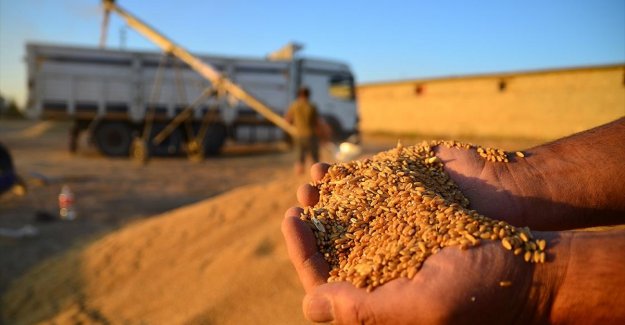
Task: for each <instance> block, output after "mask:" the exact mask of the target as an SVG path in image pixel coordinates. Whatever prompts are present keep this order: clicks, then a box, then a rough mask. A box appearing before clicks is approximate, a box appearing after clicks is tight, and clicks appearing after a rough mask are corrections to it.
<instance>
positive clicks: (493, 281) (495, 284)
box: [282, 165, 532, 324]
mask: <svg viewBox="0 0 625 325" xmlns="http://www.w3.org/2000/svg"><path fill="white" fill-rule="evenodd" d="M325 170H327V166H323V165H316V166H315V167H314V168H313V170H312V175H313V179H320V178H321V177H322V176H323V174H324V173H325ZM298 200H299V201H300V203H301V204H302V205H304V206H308V205H313V204H315V203H316V202H317V200H318V193H316V192H315V189H314V188H313V187H311V186H309V185H304V186H302V187H301V188H300V189H299V190H298ZM300 212H301V210H300V209H299V208H292V209H290V210H289V211H287V213H286V218H285V220H284V222H283V226H282V231H283V233H284V236H285V239H286V242H287V247H288V250H289V255H290V258H291V261H292V262H293V264H294V265H295V267H296V269H297V272H298V274H299V277H300V279H301V281H302V283H303V284H304V287H305V289H306V291H307V296H306V298H305V300H304V306H303V308H304V313H305V314H306V316H307V317H308V318H309V319H310V320H313V321H330V320H334V321H335V322H337V323H341V324H343V323H344V324H351V323H370V322H372V323H379V324H402V323H429V324H434V323H454V324H458V323H509V322H511V321H512V320H513V318H514V317H515V316H517V315H520V314H521V312H522V309H524V308H526V307H527V306H521V305H519V302H520V301H525V299H524V298H525V297H526V296H527V294H528V291H529V287H530V283H531V273H532V272H531V269H530V268H531V266H530V265H529V264H525V263H524V262H523V260H522V258H520V256H514V255H512V254H511V253H510V252H507V251H505V250H504V249H503V248H502V247H501V245H499V244H498V243H496V242H483V244H482V246H480V247H475V248H471V249H469V250H467V251H461V250H460V249H457V248H453V247H450V248H445V249H443V250H441V251H440V252H439V253H437V254H435V255H433V256H431V257H430V258H429V259H428V260H427V261H426V262H425V263H424V264H423V267H422V269H421V270H420V271H419V272H418V273H417V275H416V276H415V277H414V278H413V279H411V280H409V279H407V278H399V279H395V280H393V281H391V282H388V283H386V284H384V285H383V286H381V287H378V288H377V289H375V290H374V291H373V292H371V293H367V292H366V290H364V289H358V288H356V287H354V286H353V285H352V284H350V283H347V282H339V283H326V279H327V277H328V270H329V266H328V264H327V262H326V261H325V260H324V259H323V257H322V256H321V254H319V252H318V250H317V247H316V244H315V240H314V236H313V234H312V231H311V230H310V229H309V228H308V226H306V225H305V224H304V223H303V222H301V221H300V220H299V218H298V216H299V213H300ZM500 282H502V283H503V284H504V286H501V285H500ZM508 283H509V284H510V285H509V286H507V284H508ZM460 315H462V318H460Z"/></svg>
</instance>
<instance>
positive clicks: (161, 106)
mask: <svg viewBox="0 0 625 325" xmlns="http://www.w3.org/2000/svg"><path fill="white" fill-rule="evenodd" d="M197 57H198V58H200V59H201V60H202V61H203V62H206V63H208V64H210V65H211V66H212V67H213V68H215V69H216V70H217V71H219V72H220V73H221V74H223V75H224V76H227V78H228V79H229V80H231V81H232V82H233V83H236V84H237V85H240V86H241V87H242V88H244V89H246V91H247V92H248V93H250V94H251V95H253V96H254V97H255V98H258V99H259V100H261V101H262V102H263V103H265V104H266V105H267V106H268V107H270V108H271V110H272V111H273V112H274V113H276V114H277V115H283V114H284V112H285V111H286V109H287V107H288V105H289V103H290V102H291V101H292V100H293V99H294V98H295V96H296V92H297V89H298V88H299V87H301V86H306V87H309V88H310V90H311V93H312V97H311V98H312V101H313V102H315V103H316V104H317V106H318V110H319V113H320V115H321V116H322V117H323V119H324V120H325V121H326V122H327V124H328V125H329V126H330V127H331V129H332V131H333V134H334V136H336V137H337V138H346V137H348V136H350V135H353V134H357V132H358V111H357V106H356V100H355V93H354V77H353V74H352V72H351V70H350V68H349V66H348V65H347V64H345V63H342V62H337V61H331V60H321V59H309V58H299V57H293V58H292V59H284V58H278V59H276V58H269V57H265V58H243V57H231V56H209V55H200V56H197ZM26 61H27V66H28V105H27V107H28V113H29V115H30V116H32V117H38V118H42V119H68V120H72V121H73V123H74V130H75V132H81V131H87V132H88V134H89V135H90V138H91V139H92V140H93V143H94V144H95V145H96V147H97V148H98V149H99V150H100V151H101V152H102V153H103V154H104V155H107V156H127V155H129V152H130V150H131V145H132V141H133V137H135V136H137V135H138V134H141V133H142V132H143V131H144V130H145V126H146V121H147V120H148V119H149V120H150V122H151V124H152V125H151V126H150V129H151V130H150V133H151V134H150V136H152V137H153V136H155V135H157V134H158V133H159V131H162V130H163V129H165V128H166V126H167V125H170V123H171V122H172V121H173V120H174V119H175V118H176V116H179V114H180V113H182V112H183V111H184V110H185V108H187V107H189V105H190V102H191V101H192V99H197V98H200V102H199V103H195V104H196V105H195V107H194V108H193V110H192V112H190V114H189V120H190V122H191V129H192V130H193V131H194V132H195V134H197V132H198V130H199V129H200V126H201V124H202V121H203V120H207V119H208V120H209V121H210V123H209V125H208V127H207V129H206V130H205V132H204V138H203V139H201V141H200V142H201V144H202V146H203V149H204V152H205V153H206V154H216V153H218V152H219V150H220V149H221V148H222V146H223V144H224V142H225V141H226V139H232V140H233V141H234V142H237V143H250V142H268V141H282V140H283V139H284V138H285V132H284V131H283V130H282V129H281V128H280V127H278V126H276V125H275V124H274V123H272V122H271V121H269V120H268V119H267V118H266V117H264V116H263V115H261V114H260V113H258V112H257V111H256V110H254V109H253V108H252V107H250V106H249V105H248V104H247V103H246V102H244V101H242V100H238V99H237V98H234V97H232V96H228V95H227V94H226V95H224V96H206V98H204V99H202V93H203V92H204V91H205V90H206V89H211V82H210V81H209V80H207V79H206V78H203V77H202V76H200V75H199V74H198V73H196V72H195V71H194V70H193V69H191V68H189V67H188V66H187V65H185V64H184V63H182V62H180V60H178V59H177V58H176V57H173V56H171V55H166V54H162V53H159V52H147V51H127V50H112V49H101V48H97V47H91V48H90V47H78V46H66V45H52V44H41V43H30V44H27V46H26ZM159 74H160V76H159ZM157 83H158V84H157ZM216 91H218V88H216ZM207 116H208V117H207ZM187 127H188V126H187ZM186 131H188V130H185V127H184V125H183V124H182V123H181V124H179V125H178V126H177V127H176V128H175V129H174V130H173V131H172V132H171V134H169V135H168V136H167V138H166V139H164V141H162V142H160V143H159V144H158V145H154V144H152V148H151V150H152V151H153V153H154V154H175V153H180V152H182V151H183V150H184V146H185V143H186V138H187V137H188V134H186V133H187V132H186Z"/></svg>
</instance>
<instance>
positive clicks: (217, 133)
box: [204, 124, 228, 156]
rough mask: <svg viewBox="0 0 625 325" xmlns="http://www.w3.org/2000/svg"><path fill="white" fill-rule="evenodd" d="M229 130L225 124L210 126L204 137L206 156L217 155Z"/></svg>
mask: <svg viewBox="0 0 625 325" xmlns="http://www.w3.org/2000/svg"><path fill="white" fill-rule="evenodd" d="M227 135H228V132H227V130H226V126H225V125H223V124H213V125H211V126H209V127H208V130H207V131H206V136H205V137H204V154H205V155H206V156H216V155H217V154H219V152H220V151H221V148H222V147H223V145H224V143H225V142H226V136H227Z"/></svg>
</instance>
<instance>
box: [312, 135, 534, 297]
mask: <svg viewBox="0 0 625 325" xmlns="http://www.w3.org/2000/svg"><path fill="white" fill-rule="evenodd" d="M435 145H445V146H448V147H460V148H465V149H468V150H476V151H477V152H478V154H480V156H482V157H483V158H484V159H487V160H489V161H493V162H507V161H508V155H509V154H508V153H506V152H504V151H502V150H496V149H491V148H486V149H484V148H481V147H476V146H473V145H468V144H462V143H458V142H454V141H435V142H430V143H427V142H424V143H422V144H420V145H418V146H411V147H403V146H402V145H401V144H398V146H397V147H396V148H394V149H391V150H389V151H386V152H382V153H379V154H377V155H375V156H373V157H372V158H370V159H365V160H358V161H353V162H349V163H343V164H337V165H333V166H331V167H330V169H329V170H328V173H327V174H326V175H325V176H324V178H323V179H321V180H320V181H319V182H316V183H313V184H312V185H313V186H315V187H316V188H317V189H318V190H319V194H320V195H319V202H318V203H317V204H316V205H315V206H313V207H307V208H305V209H304V212H303V213H302V215H301V219H302V220H304V221H306V222H308V223H309V225H310V226H311V228H312V229H313V232H314V234H315V237H316V239H317V245H318V247H319V249H320V251H321V252H322V253H323V255H324V257H325V259H326V260H327V261H328V263H329V264H330V267H331V271H330V277H329V279H328V282H332V281H349V282H351V283H353V284H354V285H355V286H357V287H360V288H361V287H366V288H367V289H368V290H372V289H374V288H375V287H377V286H379V285H382V284H384V283H386V282H388V281H390V280H392V279H395V278H397V277H407V278H412V277H414V275H415V274H416V273H417V271H418V270H419V269H420V268H421V266H422V264H423V262H424V261H425V260H426V259H427V258H428V257H429V256H431V255H432V254H435V253H436V252H438V251H439V250H440V249H442V248H444V247H448V246H457V247H459V248H460V249H467V248H469V247H471V246H476V245H479V243H480V241H482V240H499V241H501V244H502V245H503V247H505V248H506V249H508V250H510V251H512V252H513V253H514V254H515V255H520V254H523V258H524V259H525V261H527V262H534V263H543V262H544V261H545V252H544V251H545V244H546V243H545V241H544V240H535V239H534V238H533V236H532V234H531V232H530V230H529V229H528V228H527V227H525V228H515V227H514V226H512V225H509V224H508V223H506V222H504V221H498V220H493V219H490V218H487V217H485V216H483V215H480V214H479V213H477V212H476V211H473V210H470V209H469V208H468V206H469V200H468V199H467V198H466V197H465V196H464V195H463V194H462V192H461V191H460V189H459V188H458V186H457V185H456V184H455V183H454V182H453V181H452V180H451V179H450V178H449V176H448V175H447V173H446V172H445V171H444V169H443V164H442V162H441V161H440V160H439V159H438V158H437V157H436V156H435V155H434V152H433V151H432V147H433V146H435ZM516 155H517V156H518V157H523V153H521V152H517V153H516Z"/></svg>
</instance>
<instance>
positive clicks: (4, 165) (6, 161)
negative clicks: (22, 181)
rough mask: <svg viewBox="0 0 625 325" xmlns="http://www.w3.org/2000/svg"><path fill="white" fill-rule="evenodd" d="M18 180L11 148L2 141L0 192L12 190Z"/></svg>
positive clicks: (0, 151)
mask: <svg viewBox="0 0 625 325" xmlns="http://www.w3.org/2000/svg"><path fill="white" fill-rule="evenodd" d="M16 182H17V175H16V174H15V169H14V167H13V159H11V154H10V153H9V149H7V148H6V147H5V146H4V145H3V144H2V143H0V193H4V192H5V191H8V190H10V189H11V188H12V187H13V185H15V183H16Z"/></svg>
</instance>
